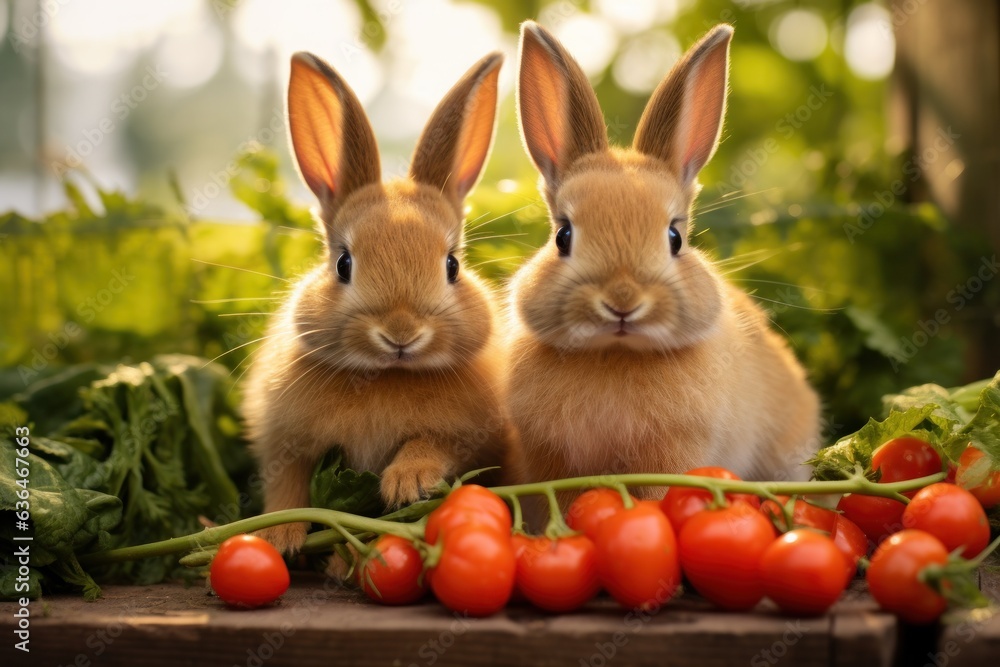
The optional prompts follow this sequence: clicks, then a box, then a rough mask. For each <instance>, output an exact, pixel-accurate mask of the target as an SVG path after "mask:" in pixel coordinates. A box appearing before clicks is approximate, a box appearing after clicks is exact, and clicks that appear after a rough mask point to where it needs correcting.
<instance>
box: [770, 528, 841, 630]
mask: <svg viewBox="0 0 1000 667" xmlns="http://www.w3.org/2000/svg"><path fill="white" fill-rule="evenodd" d="M760 576H761V581H762V582H763V584H764V594H765V595H766V596H767V597H769V598H771V600H773V601H774V603H775V604H777V605H778V607H780V608H781V610H782V611H786V612H788V613H792V614H822V613H823V612H825V611H826V610H827V609H829V608H830V606H831V605H832V604H833V603H834V602H836V601H837V599H838V598H839V597H840V595H841V593H843V592H844V589H845V588H847V582H848V580H849V579H850V576H849V574H848V568H847V561H846V559H845V558H844V556H843V554H841V553H840V549H838V548H837V545H835V544H834V543H833V540H831V539H830V538H829V537H827V536H826V535H823V534H821V533H817V532H816V531H814V530H810V529H808V528H803V529H798V530H792V531H789V532H787V533H785V534H784V535H782V536H781V537H779V538H778V539H777V540H775V541H774V542H772V543H771V545H770V546H769V547H768V548H767V550H766V551H765V552H764V555H763V556H761V559H760Z"/></svg>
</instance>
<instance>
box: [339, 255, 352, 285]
mask: <svg viewBox="0 0 1000 667" xmlns="http://www.w3.org/2000/svg"><path fill="white" fill-rule="evenodd" d="M337 277H338V278H340V282H342V283H349V282H351V253H349V252H347V251H346V250H345V251H344V252H342V253H340V257H339V258H337Z"/></svg>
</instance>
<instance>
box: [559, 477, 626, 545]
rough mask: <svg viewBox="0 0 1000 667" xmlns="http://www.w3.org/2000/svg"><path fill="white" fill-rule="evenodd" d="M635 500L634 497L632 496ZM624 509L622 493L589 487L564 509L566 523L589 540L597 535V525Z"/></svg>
mask: <svg viewBox="0 0 1000 667" xmlns="http://www.w3.org/2000/svg"><path fill="white" fill-rule="evenodd" d="M632 502H635V498H632ZM623 509H625V505H624V503H623V502H622V494H620V493H619V492H618V491H616V490H614V489H590V490H589V491H585V492H583V493H581V494H580V495H579V496H577V498H576V500H574V501H573V504H572V505H570V506H569V509H568V510H567V511H566V523H567V525H569V527H570V528H572V529H573V530H575V531H577V532H580V533H583V534H584V535H586V536H587V537H589V538H590V539H591V540H593V539H594V538H595V537H597V527H598V526H599V525H601V522H603V521H604V520H605V519H607V518H608V517H609V516H611V515H612V514H617V513H618V512H621V511H622V510H623Z"/></svg>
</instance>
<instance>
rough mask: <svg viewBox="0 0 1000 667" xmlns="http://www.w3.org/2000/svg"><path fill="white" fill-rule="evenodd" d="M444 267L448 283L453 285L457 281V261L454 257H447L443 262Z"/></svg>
mask: <svg viewBox="0 0 1000 667" xmlns="http://www.w3.org/2000/svg"><path fill="white" fill-rule="evenodd" d="M444 267H445V269H446V270H447V271H448V282H450V283H453V282H455V281H456V280H458V260H457V259H455V256H454V255H448V259H446V260H445V261H444Z"/></svg>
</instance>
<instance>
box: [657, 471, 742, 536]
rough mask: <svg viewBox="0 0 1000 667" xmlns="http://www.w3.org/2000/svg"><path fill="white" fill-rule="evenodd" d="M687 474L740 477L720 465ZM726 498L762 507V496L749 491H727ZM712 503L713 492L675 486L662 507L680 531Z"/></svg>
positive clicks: (728, 477) (665, 498) (665, 497)
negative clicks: (759, 496) (687, 522)
mask: <svg viewBox="0 0 1000 667" xmlns="http://www.w3.org/2000/svg"><path fill="white" fill-rule="evenodd" d="M684 474H685V475H693V476H696V477H716V478H718V479H729V480H734V481H738V480H739V479H740V477H739V476H738V475H737V474H736V473H734V472H733V471H731V470H726V469H725V468H720V467H718V466H705V467H702V468H695V469H693V470H688V471H687V472H686V473H684ZM726 500H728V501H729V502H730V503H740V502H741V503H746V504H748V505H750V506H751V507H754V508H756V507H760V498H758V497H757V496H755V495H752V494H747V493H727V494H726ZM711 503H712V494H711V493H710V492H709V491H706V490H704V489H696V488H692V487H687V486H673V487H670V488H669V489H668V490H667V494H666V495H665V496H664V497H663V500H661V501H660V509H662V510H663V513H664V514H666V515H667V519H669V520H670V525H671V526H672V527H673V529H674V532H676V533H679V532H680V531H681V529H682V528H683V527H684V522H685V521H687V520H688V519H690V518H691V517H692V516H694V515H695V514H697V513H698V512H700V511H702V510H703V509H705V508H706V507H708V506H709V505H710V504H711Z"/></svg>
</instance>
